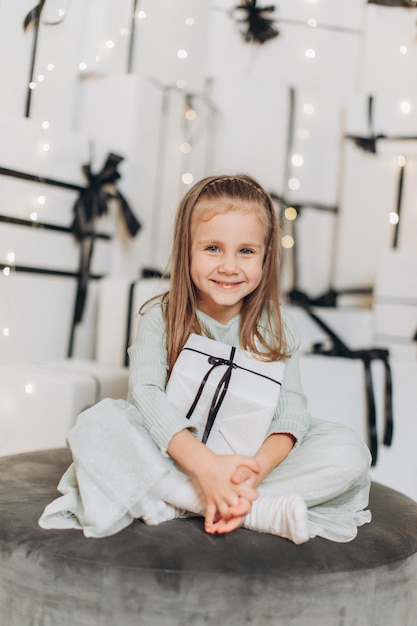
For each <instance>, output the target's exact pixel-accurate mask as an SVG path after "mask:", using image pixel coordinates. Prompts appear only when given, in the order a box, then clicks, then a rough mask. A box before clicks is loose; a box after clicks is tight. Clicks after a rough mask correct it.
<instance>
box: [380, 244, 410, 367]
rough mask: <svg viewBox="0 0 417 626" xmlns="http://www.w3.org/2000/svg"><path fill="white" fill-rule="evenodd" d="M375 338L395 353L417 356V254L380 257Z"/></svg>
mask: <svg viewBox="0 0 417 626" xmlns="http://www.w3.org/2000/svg"><path fill="white" fill-rule="evenodd" d="M373 314H374V329H375V341H376V342H377V343H378V344H379V345H382V344H383V345H387V346H388V347H389V349H390V351H391V353H392V354H396V355H398V356H401V355H402V356H404V357H406V356H408V357H410V358H411V359H414V360H416V359H417V345H416V333H417V255H416V254H411V253H406V252H401V251H399V250H392V251H391V252H387V253H385V254H384V255H382V256H381V259H380V262H379V264H378V268H377V274H376V280H375V286H374V305H373Z"/></svg>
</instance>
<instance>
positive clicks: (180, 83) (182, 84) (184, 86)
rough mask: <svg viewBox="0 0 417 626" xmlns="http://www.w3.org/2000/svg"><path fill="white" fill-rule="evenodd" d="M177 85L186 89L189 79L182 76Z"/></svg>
mask: <svg viewBox="0 0 417 626" xmlns="http://www.w3.org/2000/svg"><path fill="white" fill-rule="evenodd" d="M177 87H178V89H185V88H186V87H187V81H186V80H184V79H182V78H180V80H177Z"/></svg>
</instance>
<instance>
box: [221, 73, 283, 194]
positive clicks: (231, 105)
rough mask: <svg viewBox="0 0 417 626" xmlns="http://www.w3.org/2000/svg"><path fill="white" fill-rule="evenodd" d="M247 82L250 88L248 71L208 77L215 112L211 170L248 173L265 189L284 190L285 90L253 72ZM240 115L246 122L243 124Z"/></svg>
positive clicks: (279, 192)
mask: <svg viewBox="0 0 417 626" xmlns="http://www.w3.org/2000/svg"><path fill="white" fill-rule="evenodd" d="M251 84H252V87H253V88H252V89H250V90H248V83H247V77H246V76H227V77H217V78H216V79H215V80H213V82H212V85H211V90H210V95H211V98H212V99H213V101H214V102H215V103H216V108H217V115H216V119H215V125H214V128H213V130H212V135H211V137H212V150H211V163H210V167H211V169H212V170H213V171H214V172H217V171H226V172H244V173H250V174H251V175H252V176H254V177H255V178H258V179H259V181H260V182H262V184H264V185H265V187H266V188H267V189H268V191H271V192H272V191H274V192H275V193H278V194H279V195H283V192H282V185H283V182H284V173H285V167H286V163H285V159H286V153H285V147H286V134H287V132H288V131H287V122H288V117H289V93H288V89H287V88H286V87H282V86H281V85H278V84H277V83H274V82H271V81H269V82H267V83H266V82H265V81H264V80H261V79H258V78H257V77H252V79H251ZM237 110H239V111H240V115H239V116H237V115H236V111H237ZM242 119H243V120H246V124H243V125H242ZM213 131H214V132H213ZM266 138H268V140H267V141H266ZM260 154H262V155H263V157H264V158H263V159H260V158H259V155H260Z"/></svg>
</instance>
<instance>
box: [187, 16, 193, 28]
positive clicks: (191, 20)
mask: <svg viewBox="0 0 417 626" xmlns="http://www.w3.org/2000/svg"><path fill="white" fill-rule="evenodd" d="M185 24H186V26H194V24H195V19H194V18H193V17H187V19H186V20H185Z"/></svg>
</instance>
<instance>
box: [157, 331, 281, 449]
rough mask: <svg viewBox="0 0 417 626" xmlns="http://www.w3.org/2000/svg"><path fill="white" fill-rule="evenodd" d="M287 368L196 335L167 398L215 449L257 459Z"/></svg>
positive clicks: (179, 361) (179, 363)
mask: <svg viewBox="0 0 417 626" xmlns="http://www.w3.org/2000/svg"><path fill="white" fill-rule="evenodd" d="M284 367H285V366H284V364H283V363H282V362H267V361H259V360H258V359H256V358H255V357H254V356H253V355H252V354H251V353H249V352H248V351H245V350H241V349H239V348H232V347H231V346H229V345H226V344H223V343H221V342H218V341H214V340H213V339H209V338H207V337H203V336H201V335H195V334H192V335H190V337H189V339H188V340H187V342H186V344H185V346H184V348H183V350H182V352H181V353H180V355H179V357H178V359H177V361H176V363H175V365H174V368H173V370H172V373H171V376H170V378H169V381H168V384H167V388H166V393H167V397H168V399H169V400H170V401H171V402H172V404H173V405H174V406H176V407H177V408H178V409H180V410H181V411H184V414H187V416H188V417H189V419H190V425H192V426H194V427H195V428H196V430H197V436H198V438H199V439H200V440H201V441H203V443H207V445H208V446H209V447H210V448H211V449H212V450H214V451H215V452H217V453H218V454H246V455H249V456H253V455H254V454H255V453H256V452H257V451H258V449H259V448H260V446H261V444H262V442H263V441H264V439H265V437H266V435H267V432H268V428H269V426H270V424H271V420H272V417H273V413H274V410H275V408H276V405H277V401H278V396H279V393H280V389H281V382H282V378H283V373H284Z"/></svg>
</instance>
